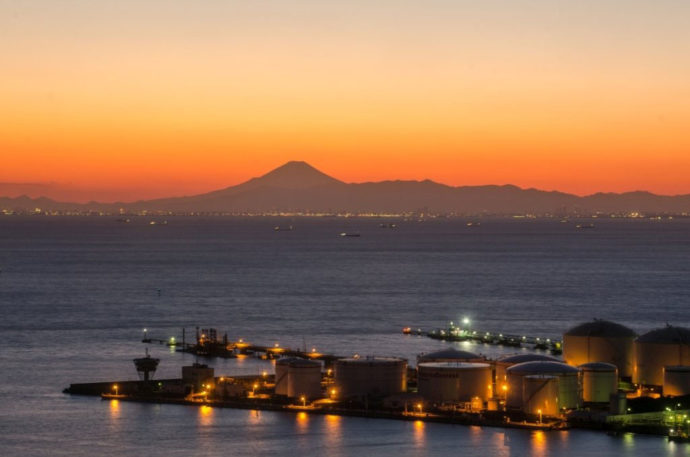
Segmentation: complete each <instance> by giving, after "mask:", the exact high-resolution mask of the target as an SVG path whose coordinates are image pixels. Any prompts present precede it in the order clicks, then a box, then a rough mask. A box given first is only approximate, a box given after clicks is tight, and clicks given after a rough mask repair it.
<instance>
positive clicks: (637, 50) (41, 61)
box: [0, 0, 690, 201]
mask: <svg viewBox="0 0 690 457" xmlns="http://www.w3.org/2000/svg"><path fill="white" fill-rule="evenodd" d="M689 18H690V1H687V0H657V1H648V0H645V1H640V0H620V1H618V0H609V1H606V0H597V1H589V0H577V1H573V0H531V1H524V0H504V1H498V0H481V1H479V0H474V1H464V0H425V1H418V2H412V1H404V0H398V1H388V0H364V1H360V0H343V1H329V0H289V1H288V0H282V1H281V0H273V1H269V0H266V1H261V0H253V1H252V0H247V1H230V0H194V1H174V0H146V1H141V0H136V1H130V0H118V1H112V2H111V1H97V0H72V1H69V0H45V1H35V0H34V1H32V0H21V1H19V0H17V1H10V0H0V56H1V60H0V62H1V63H0V159H1V160H0V183H41V184H43V185H46V184H49V185H48V186H47V187H46V188H48V189H49V188H51V187H55V188H62V189H63V194H62V195H61V196H63V197H65V196H69V195H66V194H64V191H65V189H68V190H70V192H72V194H70V195H71V196H72V198H73V199H79V200H88V199H90V198H94V197H97V198H99V199H101V200H104V201H105V200H115V199H123V200H133V199H138V198H151V197H159V196H169V195H183V194H192V193H200V192H204V191H209V190H213V189H218V188H222V187H226V186H229V185H233V184H238V183H240V182H242V181H245V180H247V179H249V178H251V177H253V176H258V175H261V174H263V173H265V172H267V171H269V170H270V169H272V168H275V167H277V166H279V165H281V164H282V163H284V162H286V161H288V160H304V161H307V162H309V163H310V164H312V165H314V166H315V167H317V168H319V169H320V170H322V171H324V172H325V173H328V174H330V175H332V176H334V177H336V178H338V179H341V180H343V181H347V182H361V181H379V180H384V179H425V178H429V179H433V180H435V181H438V182H442V183H446V184H451V185H478V184H507V183H511V184H515V185H518V186H521V187H536V188H540V189H546V190H552V189H557V190H562V191H566V192H573V193H576V194H581V195H582V194H588V193H593V192H596V191H615V192H621V191H628V190H639V189H646V190H650V191H653V192H656V193H661V194H678V193H690V26H689V25H688V24H689V22H688V21H689V20H690V19H689ZM51 183H52V184H51Z"/></svg>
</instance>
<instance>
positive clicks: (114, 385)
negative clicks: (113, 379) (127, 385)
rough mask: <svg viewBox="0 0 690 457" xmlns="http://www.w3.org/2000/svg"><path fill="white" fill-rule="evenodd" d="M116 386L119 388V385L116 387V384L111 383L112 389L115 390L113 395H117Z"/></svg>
mask: <svg viewBox="0 0 690 457" xmlns="http://www.w3.org/2000/svg"><path fill="white" fill-rule="evenodd" d="M118 388H119V387H118V385H117V384H113V390H114V391H115V395H117V392H118Z"/></svg>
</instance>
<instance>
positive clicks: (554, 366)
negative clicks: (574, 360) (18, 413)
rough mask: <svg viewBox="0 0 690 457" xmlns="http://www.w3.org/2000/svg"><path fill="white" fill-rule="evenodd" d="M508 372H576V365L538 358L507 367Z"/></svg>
mask: <svg viewBox="0 0 690 457" xmlns="http://www.w3.org/2000/svg"><path fill="white" fill-rule="evenodd" d="M506 371H507V372H508V373H525V374H542V373H543V374H546V373H557V374H563V373H578V372H579V371H580V370H578V369H577V368H576V367H574V366H572V365H567V364H565V363H561V362H551V361H548V360H539V361H535V362H524V363H518V364H517V365H513V366H512V367H508V369H507V370H506Z"/></svg>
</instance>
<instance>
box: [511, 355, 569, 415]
mask: <svg viewBox="0 0 690 457" xmlns="http://www.w3.org/2000/svg"><path fill="white" fill-rule="evenodd" d="M506 373H507V395H506V407H507V408H513V409H524V408H525V407H526V405H528V404H529V402H530V395H533V392H532V391H531V390H528V391H527V396H525V384H526V383H527V384H531V383H532V381H530V380H527V381H525V377H527V376H534V375H539V376H547V377H554V378H556V379H557V383H558V409H559V410H561V409H574V408H577V407H578V406H579V405H580V398H581V396H580V370H578V369H577V368H576V367H574V366H571V365H567V364H565V363H560V362H551V361H536V362H524V363H519V364H517V365H513V366H511V367H509V368H508V369H507V370H506ZM550 382H556V381H549V383H550ZM549 388H550V387H549Z"/></svg>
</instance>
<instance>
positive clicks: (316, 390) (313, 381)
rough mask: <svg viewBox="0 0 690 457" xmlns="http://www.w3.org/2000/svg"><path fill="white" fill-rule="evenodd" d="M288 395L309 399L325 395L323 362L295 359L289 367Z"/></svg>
mask: <svg viewBox="0 0 690 457" xmlns="http://www.w3.org/2000/svg"><path fill="white" fill-rule="evenodd" d="M287 378H288V382H287V396H288V397H289V398H300V397H305V398H308V399H313V398H319V397H322V396H323V392H322V390H321V363H320V362H317V361H315V360H305V359H295V360H292V361H291V362H289V364H288V367H287Z"/></svg>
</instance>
